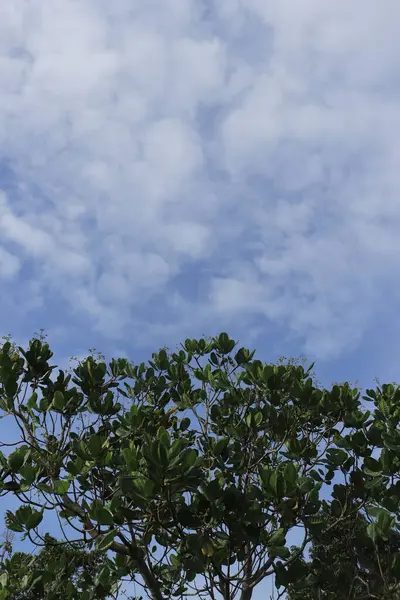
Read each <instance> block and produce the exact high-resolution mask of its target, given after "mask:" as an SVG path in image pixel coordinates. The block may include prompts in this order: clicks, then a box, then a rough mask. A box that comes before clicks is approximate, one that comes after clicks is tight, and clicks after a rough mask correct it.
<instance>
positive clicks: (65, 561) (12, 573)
mask: <svg viewBox="0 0 400 600" xmlns="http://www.w3.org/2000/svg"><path fill="white" fill-rule="evenodd" d="M2 547H3V552H2V557H1V565H0V581H1V583H2V585H3V590H2V592H4V593H3V594H2V595H0V598H7V600H44V598H46V597H47V596H46V593H47V592H46V589H47V591H49V592H53V594H52V595H53V598H54V600H64V599H65V598H68V593H69V588H70V586H71V584H72V585H73V586H74V596H73V598H74V600H81V597H82V593H83V592H84V590H85V588H87V587H88V586H90V587H92V588H95V587H96V577H97V574H98V573H99V571H100V568H101V566H102V564H103V561H104V555H103V553H101V552H99V551H96V550H89V551H88V550H87V549H86V548H85V546H84V544H82V543H76V542H71V543H66V542H63V541H62V540H57V539H55V538H53V537H47V538H46V539H45V542H44V545H43V547H41V548H40V550H39V551H38V552H37V553H36V554H29V553H27V552H13V547H12V544H11V543H10V541H9V540H6V541H5V542H4V543H3V544H2ZM69 582H71V584H70V583H69ZM51 588H53V589H51ZM97 593H98V594H99V595H98V598H101V597H104V598H105V597H107V595H106V591H105V594H104V593H103V594H102V595H101V593H102V590H101V589H99V586H97ZM0 594H1V592H0Z"/></svg>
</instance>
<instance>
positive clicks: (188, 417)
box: [0, 333, 400, 600]
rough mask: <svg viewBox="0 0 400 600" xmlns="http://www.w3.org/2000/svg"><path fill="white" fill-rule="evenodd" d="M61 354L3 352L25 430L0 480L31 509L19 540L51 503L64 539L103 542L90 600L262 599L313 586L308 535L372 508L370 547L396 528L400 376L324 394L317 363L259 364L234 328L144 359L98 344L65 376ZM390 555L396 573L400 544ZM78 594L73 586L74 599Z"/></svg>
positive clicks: (10, 396) (319, 534) (34, 347)
mask: <svg viewBox="0 0 400 600" xmlns="http://www.w3.org/2000/svg"><path fill="white" fill-rule="evenodd" d="M52 358H53V353H52V352H51V350H50V347H49V345H48V344H47V343H46V342H45V340H43V339H38V338H34V339H32V340H31V342H30V343H29V346H28V347H27V348H22V347H19V348H17V347H15V346H14V345H13V344H12V343H11V342H9V341H7V342H6V343H4V345H3V346H2V348H1V350H0V410H1V411H2V416H4V417H6V418H7V419H13V420H14V421H15V423H16V424H17V426H18V429H17V431H18V432H19V433H18V438H17V439H16V441H15V445H13V446H11V447H10V448H7V444H3V445H4V446H5V447H6V449H5V450H4V453H3V454H0V491H1V493H2V495H5V494H13V495H14V496H16V497H17V498H18V499H19V501H20V503H21V505H20V506H19V508H18V509H17V510H16V511H14V512H12V511H7V515H6V524H7V527H8V528H10V529H11V530H13V531H16V532H19V533H21V535H22V537H23V538H29V539H30V540H31V541H32V542H33V543H36V544H38V543H43V540H44V538H45V533H46V532H45V531H44V527H45V525H46V515H48V514H55V515H57V517H58V518H59V519H60V523H61V526H62V528H63V536H64V537H65V538H66V539H69V540H71V541H74V542H81V543H82V544H84V546H85V548H88V549H92V548H93V547H94V548H95V549H96V550H98V551H99V552H103V553H104V563H103V565H102V567H101V569H100V571H99V572H98V573H97V578H96V582H95V583H93V582H90V581H88V582H83V586H84V589H83V590H82V594H81V598H82V600H91V599H92V598H93V599H94V598H98V597H99V590H100V592H101V593H103V592H104V593H105V592H106V591H107V592H110V593H111V592H112V591H113V589H115V588H116V586H117V584H118V582H120V581H121V580H122V579H130V580H132V581H135V582H137V584H138V585H139V586H140V585H141V586H143V590H144V593H147V594H148V595H149V597H151V598H152V599H153V600H164V599H167V598H182V599H183V598H185V597H187V596H188V595H190V594H193V593H194V591H195V593H196V594H197V596H198V597H199V598H212V599H216V598H221V597H222V598H223V599H224V600H233V599H234V598H239V599H240V600H250V599H251V597H252V594H253V590H254V589H255V588H256V587H257V586H258V585H259V584H260V583H261V582H262V581H263V580H264V579H265V578H267V577H269V576H271V575H272V576H274V579H275V583H276V586H277V587H278V588H279V589H280V590H285V589H287V588H288V586H291V589H296V590H297V591H298V592H299V593H300V591H301V589H304V590H309V589H310V586H311V587H312V586H314V588H315V586H317V585H318V574H317V573H314V572H312V571H310V569H309V568H308V566H307V565H306V564H305V560H304V556H305V552H306V548H307V545H308V544H309V543H310V541H311V540H314V541H315V540H318V539H320V540H323V539H324V538H323V536H324V535H325V536H326V535H327V534H328V532H329V531H331V530H334V528H335V527H336V526H338V525H339V524H341V523H343V524H344V523H345V522H347V520H348V519H353V518H356V517H357V515H360V514H363V515H364V516H365V518H366V519H367V520H368V525H367V526H366V528H365V531H366V535H367V537H368V538H369V539H371V540H372V541H373V542H374V543H377V542H378V541H379V540H387V539H388V538H389V536H390V535H391V534H393V533H395V532H397V530H398V526H399V499H400V481H399V473H400V431H399V415H400V408H399V406H400V405H399V399H400V388H399V387H397V386H394V385H392V384H390V385H389V384H388V385H386V384H385V385H382V386H377V388H376V389H371V390H367V391H366V393H365V395H364V396H363V397H361V392H360V390H358V389H357V388H354V387H352V386H351V385H349V384H348V383H344V384H341V385H334V386H331V387H330V388H329V389H326V388H323V387H321V386H319V385H317V384H316V382H315V381H314V380H313V377H312V376H311V370H312V365H311V366H310V367H309V368H308V369H306V368H305V367H304V366H302V365H299V364H293V363H290V362H289V363H287V364H275V365H274V364H268V363H263V362H261V361H260V360H258V359H256V358H255V352H254V351H250V350H248V349H246V348H239V347H238V346H237V344H236V343H235V341H234V340H232V339H230V337H229V336H228V335H227V334H226V333H222V334H220V335H219V336H217V337H215V338H212V339H199V340H192V339H187V340H186V341H185V342H184V343H183V344H182V346H181V347H180V348H178V349H177V350H176V351H175V352H169V351H167V350H166V349H161V350H160V351H159V352H157V353H154V354H153V355H152V358H151V360H149V361H148V363H144V362H143V363H141V364H133V363H131V362H130V361H128V360H127V359H121V358H118V359H113V360H111V362H110V363H109V364H107V363H106V362H105V361H104V360H103V359H101V358H99V357H95V356H93V355H89V356H88V357H87V358H86V359H84V360H82V361H80V362H79V363H78V364H77V366H76V367H75V368H74V369H73V371H72V373H67V372H66V371H63V370H60V369H58V368H57V367H56V366H55V365H54V364H51V361H52ZM362 401H363V402H362ZM336 481H337V482H336ZM294 530H296V531H300V532H302V535H303V537H302V541H301V542H300V543H299V544H298V545H296V546H293V545H292V546H290V547H289V544H288V538H289V536H290V535H291V533H293V531H294ZM389 567H390V571H391V573H392V574H395V576H396V577H399V576H400V554H399V552H398V551H396V552H393V554H392V556H390V559H389ZM54 570H57V564H56V566H54V564H53V563H51V562H50V563H49V565H47V566H46V568H45V570H44V572H43V573H42V574H41V578H42V584H43V586H44V589H45V590H46V593H47V594H48V595H47V597H48V598H49V600H51V598H56V596H54V594H55V593H56V591H55V589H53V588H54V577H53V574H54V572H55V571H54ZM31 583H32V582H29V581H27V589H29V586H30V585H31ZM0 585H1V586H2V588H0V590H1V589H3V591H4V593H7V585H8V583H7V581H6V580H0ZM0 593H1V592H0ZM77 593H78V592H77V588H76V583H74V581H73V580H72V581H70V584H69V585H68V588H67V589H66V596H65V597H67V598H68V597H70V598H75V597H77ZM51 594H53V595H51ZM307 594H308V592H305V597H310V596H309V595H307ZM3 596H4V594H3ZM0 597H1V596H0ZM4 597H7V596H4Z"/></svg>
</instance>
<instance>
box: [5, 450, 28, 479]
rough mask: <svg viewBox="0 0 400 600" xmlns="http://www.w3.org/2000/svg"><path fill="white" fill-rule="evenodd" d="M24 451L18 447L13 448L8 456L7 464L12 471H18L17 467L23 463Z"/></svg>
mask: <svg viewBox="0 0 400 600" xmlns="http://www.w3.org/2000/svg"><path fill="white" fill-rule="evenodd" d="M24 457H25V452H24V451H23V449H22V448H18V450H14V452H12V453H11V454H10V455H9V456H8V465H9V467H10V469H11V471H12V472H13V473H18V471H19V469H20V468H21V467H22V465H23V463H24Z"/></svg>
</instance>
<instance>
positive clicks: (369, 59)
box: [0, 0, 400, 386]
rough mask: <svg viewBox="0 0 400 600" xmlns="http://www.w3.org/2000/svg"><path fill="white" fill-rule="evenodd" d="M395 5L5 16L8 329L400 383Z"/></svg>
mask: <svg viewBox="0 0 400 600" xmlns="http://www.w3.org/2000/svg"><path fill="white" fill-rule="evenodd" d="M399 19H400V4H399V3H398V1H397V0H386V2H385V3H384V7H383V5H382V4H379V3H377V2H376V1H375V0H352V2H348V1H345V0H336V1H335V2H331V1H330V0H297V1H296V2H293V1H292V0H246V1H245V2H244V0H215V1H214V0H203V1H202V0H146V2H143V1H139V0H117V1H116V2H109V0H52V1H51V2H43V1H42V0H13V2H2V3H0V285H1V295H0V332H3V333H11V334H12V335H13V336H14V338H15V339H16V340H17V341H18V342H19V343H26V340H28V339H29V338H30V337H31V335H32V334H33V333H34V332H36V331H38V330H39V329H40V328H44V329H45V330H46V332H47V334H48V337H49V342H50V344H51V345H52V347H53V348H54V349H55V350H56V355H57V357H58V360H59V362H61V363H62V362H65V361H66V360H67V359H68V357H69V356H71V355H79V356H80V355H83V354H84V353H85V352H86V351H87V350H88V348H97V349H98V350H100V351H102V352H104V353H105V354H107V355H120V356H122V355H124V356H129V357H130V358H132V359H133V360H139V359H140V360H142V359H146V358H148V357H149V356H150V354H151V352H152V351H154V350H157V349H158V348H159V347H161V346H165V345H166V346H169V347H175V345H176V344H178V343H179V342H180V341H182V340H183V339H185V338H186V337H187V336H191V337H200V336H201V335H203V334H205V335H215V334H216V333H219V332H220V331H224V330H225V331H228V332H229V334H230V335H231V336H232V337H234V338H235V339H238V340H240V342H241V344H242V345H245V346H249V347H251V348H256V349H257V356H258V357H259V358H261V359H263V360H270V359H271V360H272V359H275V358H277V357H278V356H280V355H286V356H298V355H299V354H301V353H303V354H305V355H306V356H307V357H308V358H309V359H310V360H316V361H317V364H316V372H317V376H318V378H319V379H320V380H322V381H324V382H327V383H329V382H331V381H336V380H340V381H343V380H347V379H349V380H351V381H358V382H360V383H361V384H362V385H366V386H367V385H368V384H371V382H372V379H373V378H374V377H375V376H378V377H380V378H381V379H382V380H387V381H392V380H396V379H397V377H398V375H397V373H398V359H399V350H398V338H399V333H400V324H399V321H398V305H399V300H400V298H399V296H400V287H399V284H398V274H399V267H400V236H399V235H398V229H399V224H400V200H399V191H400V141H399V136H398V126H397V124H398V119H399V116H398V115H399V114H400V113H399V109H400V94H399V84H400V59H399V55H400V53H399V50H400V48H399V41H398V22H399Z"/></svg>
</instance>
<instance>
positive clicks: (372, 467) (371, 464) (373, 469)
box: [363, 456, 382, 477]
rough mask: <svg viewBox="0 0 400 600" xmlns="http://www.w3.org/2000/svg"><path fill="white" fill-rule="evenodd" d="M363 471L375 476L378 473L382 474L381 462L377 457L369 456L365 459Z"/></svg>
mask: <svg viewBox="0 0 400 600" xmlns="http://www.w3.org/2000/svg"><path fill="white" fill-rule="evenodd" d="M363 471H364V473H366V474H367V475H372V476H373V477H376V476H377V475H380V474H381V473H382V466H381V463H380V462H379V461H378V460H376V459H375V458H372V457H371V456H367V457H366V458H365V459H364V465H363Z"/></svg>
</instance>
